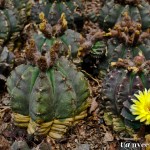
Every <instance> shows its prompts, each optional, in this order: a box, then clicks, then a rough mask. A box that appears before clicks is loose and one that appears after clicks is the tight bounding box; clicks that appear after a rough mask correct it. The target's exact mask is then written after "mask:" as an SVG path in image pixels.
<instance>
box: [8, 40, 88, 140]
mask: <svg viewBox="0 0 150 150" xmlns="http://www.w3.org/2000/svg"><path fill="white" fill-rule="evenodd" d="M60 45H61V44H60V43H59V42H54V43H53V44H52V45H51V47H50V49H49V51H45V50H44V49H43V47H39V46H38V45H37V44H36V42H35V41H34V39H32V40H29V42H28V43H27V48H26V58H27V59H28V60H29V62H31V63H29V64H27V65H24V64H22V65H20V66H18V67H16V69H15V70H14V71H12V73H11V75H10V77H9V78H8V80H7V86H8V92H9V94H10V96H11V107H12V110H13V116H14V123H15V125H17V126H21V127H27V128H28V129H27V130H28V133H29V134H35V135H49V136H50V137H52V138H61V137H62V136H63V135H64V133H66V131H67V129H68V128H69V127H70V126H72V125H73V124H76V123H77V122H79V121H80V120H81V119H83V118H84V117H86V116H87V108H88V107H89V105H90V101H89V100H88V96H89V94H90V93H89V88H88V82H87V81H86V79H85V78H84V75H83V74H82V73H81V72H78V71H77V69H76V67H75V66H74V65H73V64H72V63H71V62H69V61H68V60H67V59H66V58H65V57H59V49H60V48H61V46H60ZM43 50H44V51H43Z"/></svg>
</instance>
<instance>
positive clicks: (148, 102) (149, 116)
mask: <svg viewBox="0 0 150 150" xmlns="http://www.w3.org/2000/svg"><path fill="white" fill-rule="evenodd" d="M134 96H135V97H136V98H137V99H132V101H133V102H134V104H133V105H131V109H130V110H131V112H132V114H133V115H137V117H136V118H135V120H140V122H145V124H146V125H149V124H150V89H149V90H147V89H145V90H144V91H143V92H141V91H139V93H138V94H134Z"/></svg>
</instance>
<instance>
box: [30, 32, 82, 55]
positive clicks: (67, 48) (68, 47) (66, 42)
mask: <svg viewBox="0 0 150 150" xmlns="http://www.w3.org/2000/svg"><path fill="white" fill-rule="evenodd" d="M32 37H33V39H34V41H35V43H36V45H37V47H38V49H39V51H41V50H42V51H45V52H47V51H49V50H50V48H51V46H52V45H53V44H54V43H55V42H59V43H61V47H60V49H59V55H63V56H66V55H68V57H70V58H76V57H77V53H78V49H79V47H80V43H81V42H82V41H83V40H84V38H83V37H82V35H81V34H80V33H78V32H76V31H74V30H71V29H67V30H66V31H65V32H64V34H63V35H61V36H59V37H57V38H54V37H51V38H46V37H45V36H44V35H43V34H42V33H38V34H37V33H33V34H32Z"/></svg>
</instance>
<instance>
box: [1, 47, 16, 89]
mask: <svg viewBox="0 0 150 150" xmlns="http://www.w3.org/2000/svg"><path fill="white" fill-rule="evenodd" d="M13 63H14V55H13V53H11V52H9V51H8V49H7V47H3V48H2V47H0V84H1V87H0V91H1V90H4V87H5V82H6V78H7V77H8V76H9V74H10V71H11V70H12V68H13Z"/></svg>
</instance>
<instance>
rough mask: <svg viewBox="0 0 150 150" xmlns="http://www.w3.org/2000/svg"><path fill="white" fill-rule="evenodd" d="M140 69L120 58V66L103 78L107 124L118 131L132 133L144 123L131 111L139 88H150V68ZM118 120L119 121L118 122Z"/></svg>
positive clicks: (141, 89)
mask: <svg viewBox="0 0 150 150" xmlns="http://www.w3.org/2000/svg"><path fill="white" fill-rule="evenodd" d="M137 60H138V59H137ZM128 61H129V62H128ZM138 62H139V61H137V62H136V63H138ZM147 62H148V61H147ZM116 64H117V63H116ZM122 64H124V65H125V66H126V65H127V66H128V65H129V66H130V65H131V66H130V67H127V66H126V67H125V68H128V69H129V70H127V69H124V68H122ZM142 64H143V63H142ZM147 65H148V64H147ZM119 66H120V67H119ZM145 66H146V65H145ZM130 69H131V70H132V69H133V71H131V70H130ZM136 69H137V70H136ZM139 70H140V71H138V67H136V66H134V65H133V63H132V62H131V61H130V60H127V61H125V63H124V60H120V62H119V63H118V68H116V69H112V70H111V71H110V72H109V73H108V74H107V75H106V77H105V79H104V80H103V83H102V89H103V94H104V103H105V107H106V109H105V113H104V120H105V122H106V124H107V125H111V126H113V128H114V130H115V131H116V132H122V131H123V130H124V131H127V132H126V133H128V134H130V135H131V134H133V133H134V132H135V131H138V129H139V128H140V127H141V125H142V124H141V123H140V122H139V121H136V120H135V116H134V115H132V113H131V111H130V107H131V105H132V104H133V102H132V98H133V97H134V94H135V93H138V91H139V90H140V91H143V90H144V89H145V88H148V89H149V88H150V84H149V83H150V76H149V73H148V72H149V69H148V68H147V67H146V68H145V69H144V67H143V68H141V69H139ZM114 118H115V119H114ZM116 120H117V121H118V120H119V121H118V122H116ZM116 123H117V124H116ZM129 129H130V130H129ZM122 133H123V132H122Z"/></svg>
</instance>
